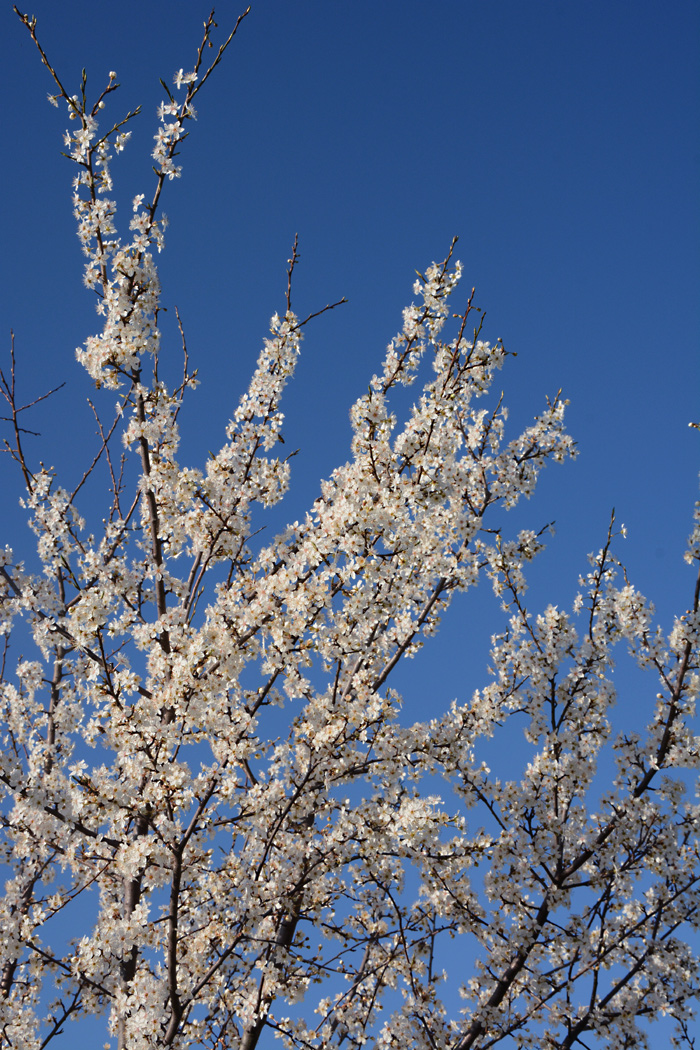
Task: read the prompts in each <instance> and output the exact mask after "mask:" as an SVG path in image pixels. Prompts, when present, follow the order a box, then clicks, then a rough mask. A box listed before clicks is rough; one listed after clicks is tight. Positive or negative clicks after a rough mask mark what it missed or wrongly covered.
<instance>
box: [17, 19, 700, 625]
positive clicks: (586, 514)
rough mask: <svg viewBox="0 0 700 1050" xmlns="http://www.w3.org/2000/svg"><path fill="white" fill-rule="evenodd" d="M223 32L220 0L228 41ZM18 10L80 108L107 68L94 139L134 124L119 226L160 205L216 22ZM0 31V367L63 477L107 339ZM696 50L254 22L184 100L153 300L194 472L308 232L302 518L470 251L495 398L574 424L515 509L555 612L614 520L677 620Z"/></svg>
mask: <svg viewBox="0 0 700 1050" xmlns="http://www.w3.org/2000/svg"><path fill="white" fill-rule="evenodd" d="M239 11H240V7H239V6H238V5H237V4H236V3H234V2H231V0H222V2H221V3H220V4H219V5H218V7H217V19H218V21H219V24H220V27H221V30H222V32H223V31H224V29H226V27H230V26H232V24H233V22H234V20H235V17H236V15H237V14H238V13H239ZM32 12H33V13H35V14H36V16H37V18H38V29H39V33H40V38H41V39H42V41H43V42H44V46H45V48H46V50H47V52H48V54H49V57H50V58H51V60H52V61H53V63H54V65H55V67H56V68H57V70H58V71H59V72H60V74H61V76H62V77H63V78H64V80H65V82H66V83H67V84H69V85H74V87H75V90H77V89H78V86H79V77H80V70H81V68H82V67H83V66H85V67H86V68H87V71H88V77H89V80H88V88H90V86H92V88H93V90H95V91H96V90H97V89H98V88H101V87H102V86H103V84H104V82H105V79H106V75H107V72H108V71H109V70H110V69H115V70H116V71H117V73H118V76H119V80H120V82H121V83H122V85H123V87H122V89H121V90H120V92H119V93H118V94H117V95H116V96H112V109H111V111H110V112H111V114H112V115H113V116H114V117H116V116H121V115H122V113H123V112H124V111H125V110H126V109H127V108H129V107H133V106H135V105H137V104H138V103H142V104H143V111H142V115H141V116H140V117H139V118H138V121H137V123H136V124H134V125H132V127H133V129H134V135H133V139H132V142H131V143H130V145H129V147H128V149H127V152H126V154H124V155H122V157H121V158H119V160H118V162H117V163H115V165H114V168H113V171H114V176H115V183H116V191H117V197H118V199H119V201H120V202H121V203H122V205H123V207H124V208H125V209H126V208H127V207H128V205H129V202H130V200H131V198H132V196H133V195H134V194H135V193H136V192H139V191H141V190H144V191H146V192H149V191H150V190H151V187H152V174H151V173H150V158H149V151H150V149H151V144H152V135H153V133H154V131H155V108H156V106H157V104H158V102H159V101H160V99H161V98H162V96H163V91H162V88H161V86H160V84H159V82H158V80H159V77H162V78H163V79H165V80H167V81H168V82H170V81H171V79H172V75H173V72H174V71H175V70H177V69H178V68H180V67H184V68H185V69H187V68H189V66H190V65H191V62H192V56H193V54H194V49H195V47H196V44H197V43H198V42H199V39H200V33H201V25H202V21H203V18H204V17H205V16H206V14H207V13H208V8H207V7H206V6H205V5H203V4H198V3H196V2H190V3H187V4H173V3H170V2H168V3H164V2H153V0H149V2H148V3H143V2H140V3H136V2H134V0H123V2H121V3H120V4H119V5H118V8H117V7H115V5H113V4H107V3H97V4H96V3H94V2H87V0H85V2H81V0H63V2H62V3H61V4H56V3H53V2H51V0H33V7H32ZM1 17H2V22H1V32H0V38H1V39H2V42H3V43H2V48H3V62H4V68H5V72H6V80H5V83H6V88H5V94H6V98H5V107H4V114H3V122H4V141H5V164H4V166H3V172H2V178H3V181H4V192H3V193H2V197H1V201H2V230H3V239H4V243H5V251H4V252H3V253H2V259H1V262H0V265H1V266H2V288H3V292H4V294H3V296H2V306H1V317H2V325H3V331H4V335H3V342H4V344H5V346H7V345H8V343H9V329H10V327H12V328H14V330H15V333H16V340H17V351H18V355H19V357H20V361H21V368H22V369H23V375H24V377H25V378H26V379H27V380H29V379H30V378H31V379H32V380H35V379H36V378H37V376H40V377H41V381H42V383H44V384H49V385H54V384H55V383H57V382H60V381H62V380H63V379H68V381H69V382H68V385H67V387H66V388H65V389H64V390H63V391H62V392H61V393H60V394H59V395H57V396H56V398H55V399H54V401H53V404H52V406H51V407H50V409H48V412H47V415H45V416H43V417H42V416H41V413H40V411H38V410H37V412H36V413H35V415H34V416H33V422H34V424H36V429H40V430H42V431H43V433H44V436H45V437H46V436H47V435H48V433H49V431H50V430H51V429H53V431H54V433H53V434H52V437H51V442H50V446H49V450H50V452H51V455H49V451H47V446H46V444H43V445H41V455H42V457H43V458H44V459H46V460H47V462H48V461H50V462H56V463H57V464H58V454H59V453H58V451H57V442H56V440H55V438H56V436H58V438H59V440H58V445H59V446H61V444H62V439H63V438H65V444H63V446H62V447H63V448H64V449H70V448H72V444H71V441H72V440H73V439H74V438H75V436H76V434H77V433H78V428H79V427H80V428H82V426H83V425H84V424H85V423H86V421H87V419H88V417H87V416H86V415H83V413H82V405H83V404H84V399H85V396H86V394H87V393H88V392H89V391H88V387H87V383H86V381H85V380H83V378H82V377H81V375H80V371H79V369H78V368H77V366H76V365H75V364H74V361H73V350H74V348H75V347H76V346H78V345H80V344H82V342H83V341H84V339H85V338H86V337H87V336H88V335H89V334H92V333H93V332H94V331H96V329H97V325H96V320H97V319H96V316H95V314H94V312H93V304H92V302H91V299H90V295H89V294H88V293H87V292H86V291H85V290H84V288H83V287H82V283H81V268H82V258H81V254H80V250H79V245H78V242H77V239H76V237H75V233H74V223H73V219H72V215H71V207H70V189H69V185H70V177H71V171H70V168H69V163H68V161H66V160H65V159H64V158H63V157H61V156H60V152H59V151H60V149H61V137H62V132H63V129H64V127H65V123H66V122H65V118H64V114H63V113H62V112H58V111H56V110H55V109H53V108H52V107H51V106H49V105H48V104H47V102H46V93H47V91H48V90H49V89H50V87H51V83H50V80H49V76H48V73H47V72H46V70H44V69H43V68H42V67H41V66H40V64H39V61H38V55H37V54H36V52H35V50H34V46H33V44H32V42H31V40H30V39H29V35H28V34H27V32H26V30H25V29H24V28H23V27H22V26H21V25H20V24H19V21H18V19H17V18H16V16H15V15H14V13H13V12H12V9H11V5H10V4H9V3H8V4H6V5H5V9H4V10H3V11H2V13H1ZM699 45H700V7H698V5H697V3H696V2H695V0H673V2H671V3H668V2H665V3H663V2H660V0H659V2H656V0H639V2H637V3H634V4H630V3H627V2H621V0H620V2H618V0H613V2H610V0H603V2H599V0H586V2H585V3H583V2H573V0H567V2H565V3H561V2H554V0H538V2H535V3H530V4H524V3H522V2H520V0H497V2H491V0H489V2H476V0H439V2H435V3H433V4H425V3H419V2H416V0H401V2H398V0H396V2H394V0H381V2H376V0H374V2H366V0H354V2H353V3H350V4H348V3H340V2H335V0H295V2H294V3H286V2H282V0H276V2H272V0H258V2H257V3H254V4H253V10H252V11H251V14H250V15H249V16H248V18H247V19H246V20H245V22H244V23H243V25H242V26H241V29H240V31H239V35H238V36H237V38H236V40H235V41H234V43H233V45H232V48H231V50H230V51H229V53H228V55H227V57H226V61H225V62H224V63H223V64H222V65H221V66H220V67H219V69H217V71H216V75H215V77H214V78H213V79H212V81H211V82H210V84H209V85H208V86H207V89H206V90H205V91H203V92H202V93H201V95H200V96H199V105H198V112H199V120H198V121H197V123H196V125H194V126H193V129H192V134H191V136H190V139H189V140H188V141H187V142H186V143H185V144H184V148H183V154H182V158H181V162H182V164H183V177H182V179H180V180H179V181H177V182H173V183H170V184H168V185H167V187H166V191H167V192H166V194H165V199H164V208H165V211H166V213H167V214H168V216H169V218H170V220H171V227H170V229H169V231H168V237H167V243H166V252H165V254H164V255H163V256H162V259H161V276H162V281H163V287H164V302H165V304H166V305H168V306H170V307H172V306H173V305H175V304H177V305H178V307H179V309H180V312H181V314H182V317H183V320H184V323H185V327H186V332H187V336H188V342H189V347H190V352H191V354H192V356H193V358H194V359H196V363H197V365H198V366H199V368H200V376H201V378H202V381H203V382H202V386H201V387H200V390H199V391H198V393H197V396H196V400H195V399H193V400H192V401H191V403H190V416H189V420H190V425H191V426H192V428H193V430H192V432H191V435H190V437H191V440H192V445H191V446H190V447H191V449H192V453H191V461H192V462H198V461H200V460H201V456H202V455H204V456H206V450H207V449H208V448H213V447H214V443H215V442H217V440H218V438H219V436H220V435H221V427H222V425H223V423H224V422H225V421H226V419H227V418H228V416H229V414H230V412H231V410H232V408H233V407H234V405H235V402H236V400H237V398H238V396H239V393H240V392H241V390H242V387H243V384H244V382H245V381H246V379H247V377H248V375H249V373H250V370H251V368H252V365H253V362H254V359H255V357H256V355H257V352H258V349H259V346H260V342H261V338H262V337H263V335H265V334H266V328H267V321H268V319H269V316H270V314H271V313H272V312H273V311H275V310H277V309H281V308H282V306H283V292H284V286H285V273H284V270H285V265H286V259H287V257H288V255H289V250H290V246H291V243H292V240H293V238H294V234H295V233H297V232H298V234H299V239H300V251H301V258H302V264H301V266H300V268H299V270H298V274H297V276H298V281H297V285H296V295H295V306H296V307H297V309H298V310H299V312H300V313H303V314H306V313H308V312H311V311H313V310H315V309H318V308H319V307H320V306H323V305H324V304H325V303H327V302H328V301H332V300H335V299H338V298H340V297H341V296H343V295H344V296H346V297H347V298H348V299H349V303H348V305H347V306H344V307H342V308H341V309H339V310H337V311H335V312H333V313H332V314H330V315H328V316H326V317H324V318H322V319H320V320H319V321H318V322H316V323H315V324H314V325H313V326H312V327H310V328H308V329H307V336H306V340H305V343H304V355H303V359H302V362H301V364H300V368H299V372H298V377H297V379H296V381H295V383H294V384H293V386H292V388H291V389H290V391H289V396H288V400H287V405H286V408H287V414H288V423H287V431H286V438H287V441H288V443H289V444H290V445H291V447H294V448H296V447H300V448H301V450H302V451H301V452H300V454H299V456H297V458H296V461H295V475H294V486H295V487H294V489H293V492H292V503H293V504H294V505H293V506H291V507H290V512H289V513H290V515H291V516H292V517H298V516H299V515H300V514H301V513H302V511H303V508H304V506H305V505H306V503H308V502H309V501H310V500H312V499H313V498H314V496H315V495H316V492H317V482H318V479H319V477H321V476H322V475H324V476H325V475H327V474H328V473H329V472H330V470H331V469H332V468H333V466H335V465H336V464H337V463H338V462H341V461H342V460H344V459H345V458H346V454H347V453H346V450H347V443H348V436H349V425H348V414H347V410H348V407H349V405H350V402H351V400H352V399H354V397H356V396H357V395H358V394H359V393H361V392H362V390H363V389H365V387H366V382H367V380H368V378H369V376H370V375H371V374H372V372H373V371H374V370H375V369H376V367H377V365H378V362H379V360H380V356H381V354H382V352H383V349H384V347H385V345H386V343H387V342H388V340H389V339H390V338H391V336H392V335H393V334H394V333H395V331H396V330H397V329H398V327H399V321H400V311H401V308H402V307H403V306H404V305H406V304H407V303H408V302H409V301H410V300H411V298H412V290H411V285H412V282H413V279H414V270H415V269H420V270H423V269H424V268H425V266H427V265H428V264H429V263H430V262H431V261H432V260H435V259H442V258H444V256H445V254H446V252H447V250H448V248H449V244H450V241H451V239H452V237H453V236H454V235H455V234H457V235H459V237H460V241H459V245H458V250H457V255H458V257H459V258H461V260H462V262H463V263H464V267H465V275H464V286H465V296H466V293H467V290H468V289H469V288H471V286H472V285H475V286H476V289H477V295H476V301H477V303H478V304H479V305H480V306H481V307H482V308H483V309H485V310H486V311H487V321H486V327H485V335H486V337H487V338H491V339H495V338H496V337H498V336H501V337H502V338H503V340H504V341H505V344H506V347H507V348H508V349H510V350H513V351H516V352H517V354H518V357H517V359H510V360H509V363H508V367H507V369H506V370H505V371H504V372H503V374H502V384H503V386H504V388H505V391H506V402H507V403H508V404H509V405H510V408H511V413H512V417H513V421H514V425H517V423H524V422H525V421H526V420H527V419H529V418H530V417H531V416H532V415H533V414H534V413H535V412H537V411H538V410H539V408H540V406H541V405H542V403H543V399H544V396H545V394H550V395H552V394H555V393H556V392H557V390H558V389H559V388H560V387H562V388H563V391H564V394H565V396H567V397H569V398H570V399H571V408H570V413H569V426H570V430H571V432H572V433H573V435H574V437H575V438H576V439H577V441H578V442H579V447H580V456H579V459H578V460H577V461H576V463H574V464H568V465H566V466H565V467H563V468H559V469H555V468H552V469H550V470H549V471H548V472H547V473H546V475H545V478H544V481H543V484H542V490H541V492H540V493H539V494H538V496H537V497H536V499H535V500H534V501H533V502H532V504H531V505H530V507H529V508H528V510H529V516H530V517H531V518H532V521H533V524H535V523H537V524H540V523H543V522H544V521H549V520H551V519H552V518H556V520H557V536H556V538H555V539H554V540H553V541H552V542H551V543H550V549H549V551H548V552H547V554H546V555H545V556H544V558H543V563H542V569H541V572H542V573H544V574H545V578H546V580H547V582H548V586H549V588H550V591H551V600H553V601H559V600H561V601H564V600H566V599H567V597H568V595H569V594H570V592H571V589H572V588H573V587H574V586H575V579H574V577H575V575H576V573H577V571H578V568H579V565H580V564H581V559H583V558H584V557H585V555H586V553H587V552H588V551H589V550H592V549H593V548H594V547H597V546H598V545H599V544H600V543H601V542H602V540H603V535H604V531H605V529H606V526H607V522H608V518H609V514H610V509H611V507H612V506H613V505H614V506H615V507H616V508H617V512H618V517H619V519H620V520H621V521H623V522H624V523H625V524H626V525H627V526H628V529H629V538H628V540H627V542H626V544H625V545H624V549H623V551H622V553H623V555H624V557H625V558H626V560H627V561H628V562H629V565H630V569H631V572H632V574H633V577H634V579H635V580H636V581H637V583H638V586H639V587H640V588H641V589H642V590H646V591H647V592H648V593H649V594H650V595H653V596H654V597H655V598H656V601H657V604H658V606H659V609H660V611H663V612H665V613H668V612H669V611H670V610H671V609H672V608H675V606H676V604H677V602H678V600H679V593H681V592H682V591H684V590H685V589H686V588H685V585H684V580H685V579H686V578H687V577H686V574H685V572H684V569H683V565H682V561H681V553H682V548H683V543H684V541H685V537H686V535H687V533H688V530H689V523H690V513H691V508H692V503H693V500H694V499H695V498H696V494H697V480H696V479H697V471H698V466H699V463H700V457H698V442H699V440H700V435H698V433H697V432H696V431H693V430H690V429H689V428H688V422H689V421H690V420H697V419H699V418H700V353H699V349H700V348H699V345H698V344H699V339H698V333H699V332H700V325H699V323H698V322H699V320H700V318H699V314H700V281H699V279H698V278H699V273H700V236H699V234H700V221H699V220H700V208H699V200H700V198H699V196H698V187H699V186H700V180H699V179H698V174H699V169H700V134H699V131H698V129H699V128H700V72H699V67H700V63H699V62H698V54H699V53H700V52H699ZM172 312H173V311H172V310H171V317H172ZM166 330H167V325H166ZM170 345H171V346H172V352H173V353H174V354H177V343H176V342H175V340H174V339H173V340H172V342H171V344H170ZM28 389H29V388H28ZM29 392H31V393H36V392H38V387H35V386H31V389H30V391H29ZM86 411H87V410H86ZM49 418H51V419H52V420H53V423H52V425H51V426H49ZM57 420H60V424H59V423H57ZM88 425H89V424H88ZM185 425H186V427H187V423H186V424H185ZM59 427H60V429H57V428H59ZM80 432H81V433H82V430H81V431H80ZM217 447H218V445H217ZM35 448H36V454H37V456H38V455H39V454H40V443H39V442H37V444H36V445H35ZM69 458H70V457H69ZM183 458H187V457H186V455H184V456H183ZM6 468H7V464H5V463H3V469H4V470H5V472H6ZM73 469H74V470H77V466H76V467H74V468H73ZM7 492H8V493H9V492H10V489H7ZM9 502H10V501H9V499H8V503H9ZM12 503H13V504H14V499H13V500H12ZM538 571H540V570H539V569H538ZM666 596H668V602H667V601H666ZM683 600H684V601H685V596H684V597H683Z"/></svg>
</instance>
